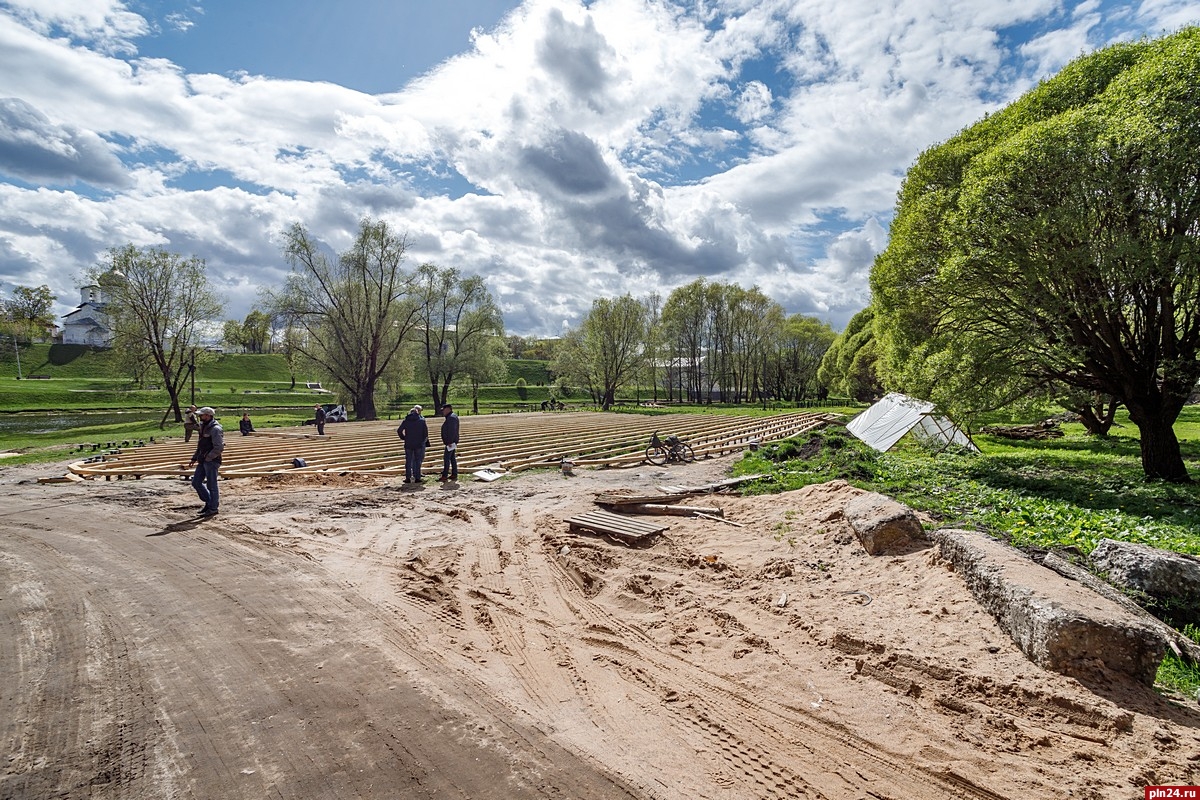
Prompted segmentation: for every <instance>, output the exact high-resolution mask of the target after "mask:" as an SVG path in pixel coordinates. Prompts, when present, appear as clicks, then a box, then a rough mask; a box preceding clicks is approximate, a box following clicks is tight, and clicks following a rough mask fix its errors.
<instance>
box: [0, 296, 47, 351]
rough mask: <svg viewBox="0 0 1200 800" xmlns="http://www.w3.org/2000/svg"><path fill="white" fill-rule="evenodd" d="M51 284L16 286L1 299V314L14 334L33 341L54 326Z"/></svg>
mask: <svg viewBox="0 0 1200 800" xmlns="http://www.w3.org/2000/svg"><path fill="white" fill-rule="evenodd" d="M57 299H58V298H57V297H55V295H54V294H53V293H52V292H51V291H50V287H49V286H45V285H42V286H20V285H18V286H15V287H13V290H12V294H11V296H10V297H9V298H8V299H7V300H3V301H0V316H2V317H3V321H4V323H5V327H7V328H9V329H10V331H11V332H12V335H13V336H15V337H17V338H20V339H24V340H25V341H27V342H32V341H33V340H34V339H36V338H39V337H45V336H46V331H48V330H50V329H51V328H52V327H53V326H54V313H53V309H54V301H55V300H57Z"/></svg>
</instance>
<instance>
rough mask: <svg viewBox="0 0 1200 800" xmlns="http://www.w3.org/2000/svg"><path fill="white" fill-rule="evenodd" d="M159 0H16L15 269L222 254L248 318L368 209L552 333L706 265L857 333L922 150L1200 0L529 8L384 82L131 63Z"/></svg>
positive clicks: (3, 84)
mask: <svg viewBox="0 0 1200 800" xmlns="http://www.w3.org/2000/svg"><path fill="white" fill-rule="evenodd" d="M309 1H310V0H297V2H300V3H302V4H303V3H304V2H309ZM312 1H315V0H312ZM142 8H143V7H142V6H141V5H136V6H135V5H134V4H132V3H127V2H121V0H15V1H9V2H6V0H0V97H6V98H8V99H7V100H4V101H0V172H3V173H4V174H6V175H8V176H10V178H12V179H14V180H12V181H11V182H9V183H7V184H5V183H0V277H3V276H5V275H19V274H22V272H23V273H24V274H29V275H45V276H46V280H45V282H47V283H50V285H51V286H52V288H54V289H55V290H56V292H57V293H58V294H59V295H60V296H65V297H73V296H74V288H73V281H74V276H75V274H76V273H77V272H78V271H79V269H81V268H83V267H86V266H89V265H90V264H92V263H94V262H95V260H96V259H97V258H98V257H101V256H102V255H103V252H104V251H105V249H106V248H108V247H112V246H116V245H120V244H123V243H126V242H132V243H134V244H156V245H162V246H166V247H169V248H171V249H175V250H178V251H180V252H184V253H186V254H189V255H193V254H194V255H198V256H200V257H203V258H205V259H206V260H207V261H208V263H209V267H210V273H211V275H212V276H213V279H214V281H216V282H218V283H219V284H220V285H223V286H225V287H226V289H227V291H228V294H229V299H230V303H231V305H230V309H229V314H230V316H238V317H240V316H244V315H245V313H247V312H248V311H249V309H250V306H251V304H252V303H253V302H254V299H255V296H256V290H257V287H259V286H268V285H271V284H273V283H276V282H278V281H279V279H280V278H281V276H282V275H283V274H285V272H286V265H285V264H284V262H283V259H282V257H281V255H280V251H279V244H280V240H279V232H280V231H281V230H282V229H283V228H284V227H285V226H287V225H288V224H291V223H292V222H301V223H303V224H305V225H306V226H307V227H308V228H309V229H310V231H311V232H312V233H313V234H314V235H315V236H317V237H319V238H320V239H322V240H323V241H324V242H326V243H327V245H328V246H329V247H330V248H332V249H333V250H334V251H335V252H336V251H340V250H343V249H345V248H346V247H347V246H348V245H349V243H350V241H351V240H352V238H353V236H354V233H355V231H356V229H357V223H358V220H359V219H360V218H361V217H362V216H363V215H371V216H374V217H377V218H381V219H385V220H387V221H388V222H389V223H391V224H392V225H393V226H394V227H396V228H397V229H398V230H402V231H406V232H407V233H408V235H409V237H410V240H411V242H412V245H413V246H412V250H411V251H410V256H411V260H412V263H413V264H414V265H415V264H418V263H422V262H424V261H433V262H435V263H439V264H442V265H445V266H454V267H457V268H459V269H460V270H463V271H464V272H467V273H476V274H480V275H483V276H485V277H486V278H487V280H488V282H489V285H490V286H491V287H492V290H493V291H494V292H495V293H496V295H497V298H498V300H499V302H500V305H501V308H502V309H503V311H504V314H505V321H506V325H507V327H508V328H509V329H510V331H513V332H517V333H522V334H546V335H555V334H558V333H560V331H561V326H562V323H563V321H564V320H566V321H568V322H569V323H570V324H572V325H574V324H578V322H579V321H580V320H581V319H582V316H583V315H584V314H586V312H587V310H588V308H590V306H591V302H592V300H593V298H595V297H597V296H612V295H618V294H622V293H624V292H627V291H628V292H632V293H634V294H635V295H644V294H647V293H649V292H654V291H657V292H659V293H660V294H661V295H662V296H664V297H665V295H666V294H668V293H669V292H670V290H671V289H673V288H675V287H676V286H679V285H682V284H684V283H687V282H689V281H691V280H693V279H694V278H696V277H699V276H703V277H706V278H709V279H712V280H723V281H733V282H738V283H741V284H742V285H744V286H747V287H748V286H751V285H758V286H759V287H760V288H762V289H763V290H764V291H766V292H767V293H768V294H769V295H770V296H772V297H774V298H775V299H776V300H778V301H780V302H781V303H783V304H784V305H785V307H786V308H787V310H788V311H789V312H791V313H812V314H816V315H818V316H821V317H822V318H823V319H826V320H828V321H830V322H832V323H833V324H834V325H835V326H839V327H840V325H842V324H844V323H845V322H846V321H847V320H848V319H849V318H850V316H852V315H853V313H855V312H856V311H857V310H858V309H859V308H861V307H862V305H864V304H865V303H866V302H868V300H869V297H868V289H867V280H866V278H867V274H868V271H869V268H870V264H871V261H872V259H873V258H874V256H875V254H877V253H878V252H879V251H880V250H881V249H882V248H883V247H884V246H885V245H886V226H887V223H888V221H889V218H890V215H891V209H892V207H893V204H894V202H895V194H896V190H897V189H898V187H899V185H900V181H901V179H902V177H903V175H904V172H905V170H906V169H907V168H908V166H909V165H910V164H911V163H912V161H913V160H914V159H915V157H916V156H917V154H918V153H919V152H921V150H923V149H924V148H926V147H928V146H929V145H930V144H932V143H934V142H937V141H940V140H942V139H945V138H946V137H948V136H950V135H952V134H953V133H954V132H955V131H957V130H959V129H960V128H961V127H962V126H964V125H966V124H969V123H970V122H972V121H973V120H975V119H977V118H979V117H980V116H982V115H983V114H985V113H989V112H991V111H994V110H995V109H997V108H998V107H1000V106H1001V105H1003V104H1004V103H1006V102H1008V101H1009V100H1011V99H1013V98H1015V97H1016V96H1017V95H1018V94H1020V92H1022V91H1024V90H1025V89H1026V88H1028V87H1029V86H1031V85H1032V84H1033V83H1034V82H1035V81H1036V80H1037V79H1039V78H1041V77H1043V76H1044V75H1045V74H1047V72H1049V71H1052V70H1054V69H1057V68H1058V67H1059V66H1061V65H1062V64H1063V63H1065V62H1066V61H1067V60H1070V59H1071V58H1073V57H1074V56H1076V55H1078V54H1079V53H1080V52H1082V51H1084V50H1087V49H1090V48H1093V47H1096V46H1100V45H1102V44H1104V43H1106V42H1108V41H1115V40H1122V39H1129V38H1132V37H1136V36H1138V35H1142V34H1146V33H1148V34H1151V35H1154V34H1157V33H1159V32H1161V29H1162V28H1163V27H1177V26H1178V25H1181V24H1183V23H1184V22H1187V21H1195V19H1196V17H1197V13H1196V12H1197V9H1196V5H1195V2H1194V0H1143V2H1142V3H1141V5H1140V6H1139V7H1138V9H1137V12H1136V13H1131V12H1130V9H1129V8H1127V7H1125V6H1123V5H1122V4H1111V3H1099V2H1097V1H1096V0H1085V2H1082V3H1077V2H1075V3H1073V2H1066V3H1063V2H1061V0H1012V2H1005V3H982V2H979V0H896V2H894V3H890V4H887V5H880V4H878V3H875V2H872V0H807V2H804V3H796V2H794V0H758V1H757V2H754V3H725V2H718V3H705V4H695V3H685V2H677V1H675V0H589V1H588V2H584V0H525V2H522V3H521V4H520V5H518V6H516V7H515V8H513V10H512V11H511V12H510V13H509V14H508V15H507V16H506V17H505V18H504V19H503V20H502V21H501V22H500V23H499V24H498V25H496V26H494V27H492V28H490V29H476V30H475V31H473V32H472V35H471V38H470V41H469V46H467V47H465V49H464V51H463V52H462V53H460V54H458V55H456V56H454V57H452V58H449V59H448V60H446V61H444V62H443V63H441V64H438V65H436V66H434V67H432V68H431V69H429V70H428V71H427V72H425V73H424V74H422V75H420V76H418V77H416V78H414V79H412V80H410V81H409V82H408V83H406V84H405V85H404V86H403V88H402V89H400V90H398V91H395V92H392V93H388V94H381V95H369V94H364V93H362V92H358V91H353V90H351V89H348V88H345V87H342V86H337V85H335V84H332V83H327V82H311V81H296V80H282V79H279V78H275V77H271V76H269V75H257V74H249V73H243V74H222V75H215V74H206V73H200V72H188V71H186V70H184V69H183V68H182V67H180V66H179V65H178V64H176V63H174V62H172V61H171V60H169V59H168V58H162V57H160V58H147V57H144V56H141V55H139V54H138V52H137V47H136V45H137V44H138V42H139V40H141V39H142V38H144V37H148V36H152V35H157V34H158V33H159V32H160V31H162V30H164V29H170V30H172V31H173V32H174V33H173V34H172V35H179V36H186V35H187V30H188V27H187V26H188V24H189V23H188V20H189V19H195V18H197V17H196V15H198V14H200V13H203V12H202V10H201V9H200V8H199V7H198V6H192V7H188V8H187V9H186V10H183V11H180V10H178V8H177V9H175V10H173V11H172V13H171V14H169V15H168V14H166V12H164V16H163V18H162V19H159V20H155V19H147V17H144V16H142V15H141V14H139V13H137V12H136V11H134V10H133V9H138V10H141V9H142ZM145 13H147V14H149V13H150V12H145ZM212 13H219V12H214V11H212V10H209V11H208V14H209V15H211V14H212ZM298 13H299V12H298ZM301 16H302V15H301ZM344 17H345V18H344V19H339V20H338V21H337V22H336V23H332V24H346V25H354V24H371V20H369V19H365V20H364V19H357V20H356V19H354V18H353V15H344ZM285 25H286V20H285V21H282V22H281V26H285ZM280 35H287V32H286V30H281V34H280ZM158 52H163V51H162V50H161V49H160V50H159V51H158ZM319 56H320V54H314V58H316V57H319ZM332 57H339V58H343V57H344V54H332ZM97 190H98V191H97ZM68 220H69V224H68V223H67V222H66V221H68Z"/></svg>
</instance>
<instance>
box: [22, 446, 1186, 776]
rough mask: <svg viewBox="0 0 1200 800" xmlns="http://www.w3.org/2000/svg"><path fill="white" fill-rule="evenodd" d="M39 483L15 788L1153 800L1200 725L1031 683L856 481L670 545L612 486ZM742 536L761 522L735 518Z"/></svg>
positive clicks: (670, 537)
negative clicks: (590, 531) (602, 497)
mask: <svg viewBox="0 0 1200 800" xmlns="http://www.w3.org/2000/svg"><path fill="white" fill-rule="evenodd" d="M729 463H730V461H729V459H717V460H709V461H702V462H699V463H696V464H693V465H684V466H671V467H669V468H662V469H659V468H639V469H626V470H609V471H582V472H580V473H578V474H577V475H575V476H564V475H562V474H560V473H557V472H540V473H525V474H521V475H518V476H515V477H512V478H506V479H502V480H500V481H497V482H494V483H482V482H473V483H466V482H464V483H462V484H461V485H450V484H448V485H444V486H443V485H441V484H438V483H436V482H427V483H425V484H424V485H422V486H421V487H411V486H410V487H405V486H402V485H401V484H399V483H397V482H395V481H390V480H388V481H385V480H382V479H376V478H366V477H360V478H355V477H353V476H347V477H343V478H331V479H329V480H328V481H325V482H321V481H320V480H319V479H314V478H301V477H300V476H289V477H287V478H279V479H268V478H242V479H236V480H231V481H228V482H225V483H224V484H223V502H222V512H221V515H220V516H219V517H217V518H215V519H212V520H207V521H203V522H200V521H198V520H196V519H194V518H193V517H192V516H191V515H192V513H193V512H194V511H195V510H197V509H198V507H199V503H198V501H197V500H196V498H195V495H194V493H193V492H192V491H191V489H190V487H188V486H187V485H186V484H185V483H181V482H178V481H173V480H144V481H120V482H116V481H114V482H109V483H105V482H91V483H88V484H74V485H39V484H37V483H36V482H34V481H33V479H34V478H35V477H36V476H38V475H58V474H62V466H61V465H55V466H48V467H42V468H38V469H32V468H22V467H0V485H2V488H3V493H4V497H5V501H4V506H3V510H2V511H0V576H2V579H3V584H2V585H3V587H4V594H3V599H2V601H0V622H2V624H3V630H2V631H0V737H2V738H0V748H2V751H0V752H2V753H3V754H4V755H5V757H6V758H5V760H4V762H3V770H2V774H0V797H2V798H51V797H54V798H74V797H89V798H110V797H111V798H203V799H204V800H212V798H235V797H236V798H242V797H244V798H262V797H272V798H318V797H319V798H334V797H337V798H390V797H405V798H425V797H459V798H535V797H538V798H541V797H557V798H601V797H603V798H610V797H630V798H663V799H664V800H666V799H668V798H669V799H671V800H684V798H687V799H689V800H692V799H694V798H721V799H725V798H830V799H831V800H833V799H835V798H836V799H840V798H893V799H894V800H906V799H909V798H911V799H912V800H918V799H920V800H925V799H926V798H944V797H947V798H948V797H962V798H998V797H1003V798H1068V797H1069V798H1131V799H1132V798H1141V797H1142V796H1143V787H1144V786H1146V785H1150V784H1171V783H1175V784H1198V783H1200V709H1198V707H1197V705H1196V703H1195V702H1194V701H1192V702H1190V703H1188V702H1186V701H1176V700H1169V699H1164V698H1162V697H1160V696H1158V695H1156V694H1154V693H1153V692H1151V691H1149V690H1147V689H1144V688H1141V687H1134V686H1126V685H1121V684H1118V683H1111V684H1104V685H1093V686H1084V685H1081V684H1080V683H1078V682H1077V681H1075V680H1073V679H1070V678H1065V677H1062V676H1060V675H1057V674H1053V673H1049V672H1046V671H1044V670H1042V669H1040V668H1038V667H1036V666H1034V665H1033V664H1031V663H1030V662H1029V661H1028V660H1027V659H1026V658H1025V657H1024V656H1023V655H1022V654H1021V653H1020V651H1019V650H1017V648H1016V647H1015V646H1014V645H1013V644H1012V642H1011V641H1010V640H1009V639H1008V637H1006V636H1005V635H1004V634H1003V633H1002V632H1001V631H1000V630H999V629H998V628H997V626H996V624H995V623H994V622H993V621H992V619H991V618H990V617H988V616H987V615H986V614H985V613H983V612H981V611H980V610H979V608H978V607H977V606H976V604H975V603H974V602H973V600H972V599H971V597H970V595H969V593H968V592H967V591H966V589H965V588H964V586H963V583H962V581H961V579H960V578H959V577H958V576H957V575H955V573H954V572H953V571H951V570H949V569H947V568H946V567H945V566H944V565H943V564H941V563H939V562H938V560H937V559H936V558H934V557H933V554H932V552H931V551H929V550H927V549H915V550H913V551H912V552H911V553H908V554H907V555H903V556H899V557H871V556H868V555H866V554H865V553H864V552H863V550H862V549H861V547H859V545H858V544H857V543H856V542H855V540H854V537H853V535H852V533H851V532H850V530H849V528H848V527H847V525H846V524H845V522H844V520H843V518H842V513H841V511H842V508H843V507H844V505H845V502H846V500H847V499H848V498H849V497H850V496H852V495H853V493H854V492H855V491H856V490H854V489H852V488H850V487H847V486H845V485H844V484H839V483H834V484H826V485H823V486H816V487H809V488H808V489H805V490H801V491H797V492H789V493H785V494H782V495H775V496H771V497H764V498H739V497H733V496H709V497H704V498H701V499H698V500H696V501H695V502H696V503H697V504H700V505H708V506H711V505H718V506H720V507H722V508H723V510H724V513H725V517H726V519H727V520H728V521H729V522H728V523H723V522H719V521H715V520H703V519H693V518H664V519H665V521H667V522H669V523H670V525H671V527H670V529H669V531H667V533H666V534H665V535H664V536H663V537H661V538H659V539H658V540H657V541H656V543H655V544H654V545H653V546H650V547H645V548H638V549H635V548H630V547H626V546H623V545H620V544H619V543H616V542H611V541H607V540H605V539H601V538H596V537H589V536H578V535H574V534H570V533H568V530H567V525H566V524H565V523H564V522H563V520H564V519H565V518H566V517H569V516H571V515H573V514H577V513H580V512H583V511H587V510H591V509H592V508H594V506H593V504H592V500H593V498H594V496H595V493H596V492H598V491H606V490H616V489H629V490H634V491H637V492H648V491H652V490H653V488H654V487H655V486H656V485H659V484H663V483H670V484H680V483H684V484H695V483H703V482H707V481H713V480H719V479H721V478H723V477H725V475H726V469H727V467H728V465H729ZM730 523H735V524H730Z"/></svg>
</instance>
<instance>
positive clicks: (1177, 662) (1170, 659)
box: [1155, 625, 1200, 700]
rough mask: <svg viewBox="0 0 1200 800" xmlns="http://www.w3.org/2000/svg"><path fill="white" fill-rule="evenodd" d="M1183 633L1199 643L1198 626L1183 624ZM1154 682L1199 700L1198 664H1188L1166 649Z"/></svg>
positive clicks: (1199, 674)
mask: <svg viewBox="0 0 1200 800" xmlns="http://www.w3.org/2000/svg"><path fill="white" fill-rule="evenodd" d="M1183 633H1184V635H1185V636H1187V637H1188V638H1189V639H1191V640H1192V641H1193V642H1196V643H1197V644H1200V628H1197V627H1196V626H1195V625H1185V626H1184V627H1183ZM1155 682H1157V683H1158V684H1160V685H1162V686H1165V687H1167V688H1168V689H1170V690H1172V691H1174V692H1178V693H1179V694H1182V695H1184V696H1185V697H1188V698H1191V699H1194V700H1200V666H1197V665H1195V664H1189V663H1187V662H1186V661H1184V660H1183V659H1181V658H1179V657H1178V656H1176V655H1175V654H1174V653H1171V652H1169V651H1168V653H1167V655H1166V658H1164V659H1163V661H1162V663H1161V664H1159V666H1158V675H1157V676H1156V677H1155Z"/></svg>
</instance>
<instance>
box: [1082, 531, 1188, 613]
mask: <svg viewBox="0 0 1200 800" xmlns="http://www.w3.org/2000/svg"><path fill="white" fill-rule="evenodd" d="M1090 560H1091V563H1092V566H1093V567H1095V568H1096V570H1097V571H1098V572H1102V573H1104V574H1105V575H1106V576H1107V578H1108V581H1109V583H1112V584H1113V585H1115V586H1119V587H1121V588H1124V589H1132V590H1133V591H1135V592H1141V593H1142V594H1144V595H1147V596H1148V597H1150V598H1151V600H1152V603H1153V605H1154V606H1155V607H1156V608H1155V611H1156V613H1157V614H1158V615H1159V616H1166V617H1169V618H1170V621H1171V622H1172V623H1174V624H1175V625H1176V626H1177V627H1179V628H1182V627H1183V626H1184V625H1187V624H1192V625H1200V559H1196V558H1194V557H1192V556H1188V555H1183V554H1181V553H1172V552H1171V551H1169V550H1159V549H1157V548H1154V547H1150V546H1149V545H1144V544H1138V543H1137V542H1122V541H1117V540H1115V539H1101V540H1100V544H1098V545H1096V549H1095V550H1093V551H1092V554H1091V557H1090Z"/></svg>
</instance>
